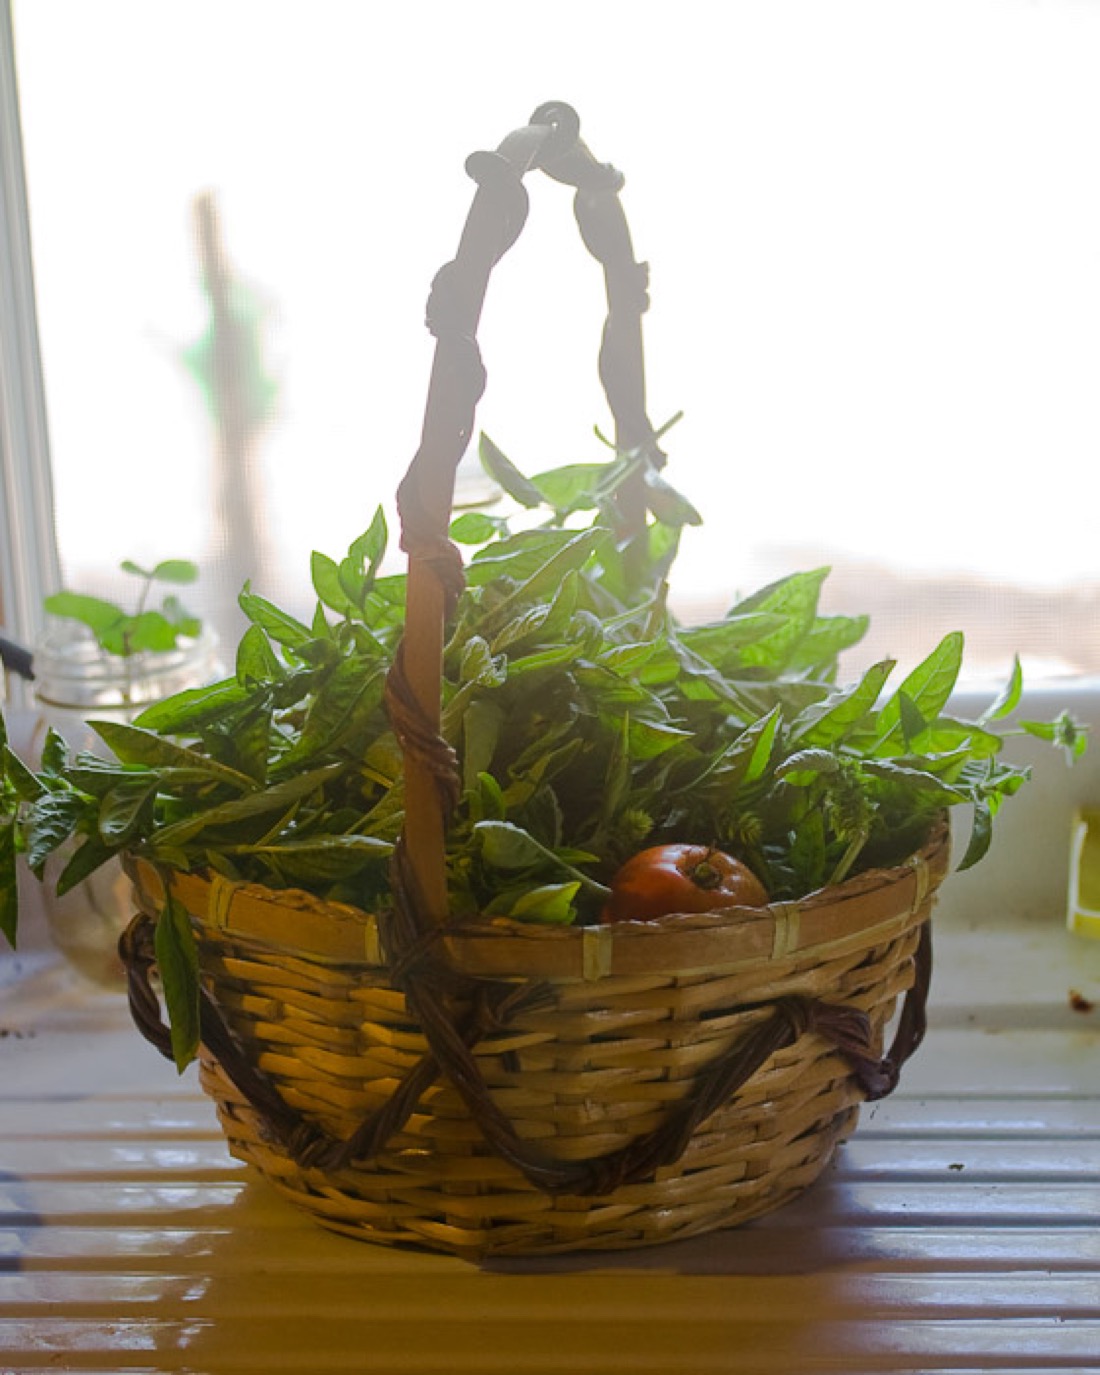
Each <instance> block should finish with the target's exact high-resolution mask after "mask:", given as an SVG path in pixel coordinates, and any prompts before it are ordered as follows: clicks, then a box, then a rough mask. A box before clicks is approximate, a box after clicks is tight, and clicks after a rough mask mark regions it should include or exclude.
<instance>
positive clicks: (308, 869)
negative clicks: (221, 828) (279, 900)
mask: <svg viewBox="0 0 1100 1375" xmlns="http://www.w3.org/2000/svg"><path fill="white" fill-rule="evenodd" d="M393 849H394V847H393V844H392V843H391V842H390V841H388V840H381V839H379V838H378V837H377V836H366V835H318V836H310V837H308V838H305V839H302V840H289V841H285V842H284V843H282V844H279V845H244V846H234V847H231V848H230V851H229V853H231V854H235V855H237V854H243V855H259V856H262V857H264V858H267V859H270V860H271V861H272V862H273V863H274V864H275V865H276V867H277V868H278V869H279V871H280V872H281V873H283V874H285V875H286V876H287V877H288V878H290V879H293V880H294V881H295V882H299V883H335V882H338V881H339V880H341V879H348V878H352V877H354V876H355V875H356V874H358V873H361V872H362V870H363V869H364V868H365V867H366V866H367V865H370V864H375V863H377V862H378V861H379V860H382V859H385V858H387V856H389V855H391V854H393Z"/></svg>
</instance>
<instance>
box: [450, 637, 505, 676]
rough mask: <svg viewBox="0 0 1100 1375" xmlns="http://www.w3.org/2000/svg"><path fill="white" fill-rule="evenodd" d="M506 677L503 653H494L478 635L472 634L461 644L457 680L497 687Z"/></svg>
mask: <svg viewBox="0 0 1100 1375" xmlns="http://www.w3.org/2000/svg"><path fill="white" fill-rule="evenodd" d="M507 677H508V665H507V661H506V660H505V658H504V656H503V655H494V654H493V652H492V650H491V649H490V648H489V646H488V644H487V643H486V641H485V640H483V639H482V638H481V636H480V635H472V636H471V637H470V639H468V640H467V641H466V643H465V644H464V645H463V646H462V662H461V665H460V667H459V681H460V682H463V683H477V684H478V685H479V686H481V687H499V686H500V685H501V684H502V683H503V682H504V681H505V679H506V678H507Z"/></svg>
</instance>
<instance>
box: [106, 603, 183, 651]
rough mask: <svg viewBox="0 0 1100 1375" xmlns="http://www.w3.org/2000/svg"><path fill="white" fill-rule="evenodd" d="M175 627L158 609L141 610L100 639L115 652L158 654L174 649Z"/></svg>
mask: <svg viewBox="0 0 1100 1375" xmlns="http://www.w3.org/2000/svg"><path fill="white" fill-rule="evenodd" d="M177 638H178V636H177V631H176V627H175V626H174V625H173V624H172V623H171V621H169V620H168V618H167V616H165V615H164V614H163V613H162V612H160V611H143V612H142V613H141V615H140V616H130V617H127V618H126V619H125V620H124V621H120V622H119V623H118V625H117V626H115V627H113V628H112V629H111V630H109V631H107V632H105V634H104V635H103V637H102V639H101V643H102V644H104V645H105V646H106V647H107V648H108V649H110V650H111V651H112V652H113V653H115V654H141V653H148V654H159V653H163V652H164V651H165V650H167V649H174V648H175V646H176V640H177Z"/></svg>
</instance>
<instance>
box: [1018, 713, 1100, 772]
mask: <svg viewBox="0 0 1100 1375" xmlns="http://www.w3.org/2000/svg"><path fill="white" fill-rule="evenodd" d="M1020 728H1021V729H1022V730H1024V731H1026V732H1027V734H1028V735H1033V736H1035V738H1036V739H1037V740H1048V741H1050V743H1051V744H1052V745H1057V746H1059V747H1060V748H1061V749H1063V750H1064V751H1065V753H1066V758H1067V759H1068V760H1069V761H1070V762H1072V761H1073V760H1075V759H1080V758H1081V756H1082V755H1083V754H1084V753H1085V750H1086V749H1087V748H1088V728H1087V727H1086V726H1082V725H1081V724H1080V723H1079V722H1077V721H1075V720H1074V719H1073V717H1072V716H1070V714H1069V712H1066V711H1063V712H1061V713H1060V714H1059V715H1058V716H1057V717H1055V719H1054V720H1053V721H1021V722H1020Z"/></svg>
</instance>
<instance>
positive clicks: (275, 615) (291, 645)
mask: <svg viewBox="0 0 1100 1375" xmlns="http://www.w3.org/2000/svg"><path fill="white" fill-rule="evenodd" d="M237 601H238V603H239V605H240V608H241V610H242V611H243V612H244V614H245V615H246V616H247V617H248V619H249V620H250V621H251V622H252V623H253V624H254V625H258V626H259V627H260V628H261V629H262V630H266V631H267V633H268V634H269V635H270V636H271V638H272V639H273V640H274V641H275V643H276V644H280V645H285V646H286V647H287V648H288V649H301V647H302V646H303V645H306V644H309V642H310V641H311V640H312V639H313V632H312V631H311V630H310V629H309V627H308V626H305V625H303V624H302V623H301V621H299V620H296V619H295V618H294V617H293V616H291V615H289V614H288V613H287V612H285V611H280V609H279V608H278V607H277V606H275V605H274V604H273V603H272V602H269V601H268V600H267V599H266V598H265V597H259V596H257V595H256V593H254V592H250V591H249V590H248V588H247V587H246V588H245V590H244V591H243V592H242V593H241V594H240V596H239V597H238V598H237Z"/></svg>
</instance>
